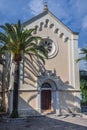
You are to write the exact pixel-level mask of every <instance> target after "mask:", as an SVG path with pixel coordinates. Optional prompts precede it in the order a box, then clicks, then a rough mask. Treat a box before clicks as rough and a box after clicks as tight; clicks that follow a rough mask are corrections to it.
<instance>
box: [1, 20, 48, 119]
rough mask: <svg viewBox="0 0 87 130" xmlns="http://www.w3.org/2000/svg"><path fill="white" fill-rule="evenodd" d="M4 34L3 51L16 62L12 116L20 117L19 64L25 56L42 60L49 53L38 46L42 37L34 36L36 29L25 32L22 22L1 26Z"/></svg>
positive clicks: (2, 40) (2, 36) (2, 38)
mask: <svg viewBox="0 0 87 130" xmlns="http://www.w3.org/2000/svg"><path fill="white" fill-rule="evenodd" d="M0 28H2V29H3V31H4V32H0V42H1V43H2V44H3V46H2V47H1V50H2V51H3V52H7V53H10V54H11V55H13V60H14V62H15V70H14V72H15V75H14V91H13V111H12V114H11V115H12V116H13V117H18V87H19V71H20V70H19V64H20V61H21V60H22V55H23V54H28V55H29V56H30V58H32V57H33V56H35V57H37V58H38V59H40V60H42V61H43V62H44V63H45V60H44V58H47V57H48V53H47V51H46V49H45V48H44V46H42V45H40V44H38V42H39V41H40V40H42V38H41V37H37V36H36V37H35V36H33V35H32V33H33V31H35V29H30V30H23V28H22V24H21V22H20V20H19V21H18V23H17V24H14V25H12V24H9V23H6V24H5V25H4V26H0Z"/></svg>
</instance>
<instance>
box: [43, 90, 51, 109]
mask: <svg viewBox="0 0 87 130" xmlns="http://www.w3.org/2000/svg"><path fill="white" fill-rule="evenodd" d="M41 110H42V111H46V110H51V90H42V92H41Z"/></svg>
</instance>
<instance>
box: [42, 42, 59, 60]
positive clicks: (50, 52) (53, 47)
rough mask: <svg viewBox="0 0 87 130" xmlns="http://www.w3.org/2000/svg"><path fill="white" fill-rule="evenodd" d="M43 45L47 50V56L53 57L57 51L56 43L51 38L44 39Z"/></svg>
mask: <svg viewBox="0 0 87 130" xmlns="http://www.w3.org/2000/svg"><path fill="white" fill-rule="evenodd" d="M43 44H44V47H45V49H46V50H47V51H48V58H53V57H54V56H55V55H56V54H57V52H58V45H57V44H56V43H54V42H53V41H52V40H51V39H45V41H44V43H43Z"/></svg>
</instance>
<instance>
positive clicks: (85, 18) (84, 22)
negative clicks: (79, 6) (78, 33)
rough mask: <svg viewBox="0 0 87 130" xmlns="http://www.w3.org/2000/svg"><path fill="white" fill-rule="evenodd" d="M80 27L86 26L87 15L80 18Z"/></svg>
mask: <svg viewBox="0 0 87 130" xmlns="http://www.w3.org/2000/svg"><path fill="white" fill-rule="evenodd" d="M82 27H83V28H87V15H86V16H85V17H84V18H83V20H82Z"/></svg>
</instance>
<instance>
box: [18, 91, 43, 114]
mask: <svg viewBox="0 0 87 130" xmlns="http://www.w3.org/2000/svg"><path fill="white" fill-rule="evenodd" d="M36 97H37V94H32V96H30V92H25V93H24V92H19V99H18V102H19V104H18V111H19V115H20V116H40V115H41V114H40V113H39V112H38V108H37V107H36Z"/></svg>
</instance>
